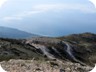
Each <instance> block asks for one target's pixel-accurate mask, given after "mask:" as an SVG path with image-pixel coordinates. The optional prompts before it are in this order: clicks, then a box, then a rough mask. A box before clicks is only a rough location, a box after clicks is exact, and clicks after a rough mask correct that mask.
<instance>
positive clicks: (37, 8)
mask: <svg viewBox="0 0 96 72" xmlns="http://www.w3.org/2000/svg"><path fill="white" fill-rule="evenodd" d="M68 9H69V10H80V11H82V12H85V13H93V12H96V10H94V9H93V8H91V7H90V6H88V5H85V4H39V5H34V6H32V9H31V10H30V11H24V12H21V13H19V14H15V15H13V16H7V17H4V18H3V20H4V21H12V20H22V19H23V18H25V17H28V16H32V15H34V14H38V13H44V12H48V11H61V10H68Z"/></svg>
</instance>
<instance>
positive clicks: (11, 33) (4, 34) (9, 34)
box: [0, 26, 37, 39]
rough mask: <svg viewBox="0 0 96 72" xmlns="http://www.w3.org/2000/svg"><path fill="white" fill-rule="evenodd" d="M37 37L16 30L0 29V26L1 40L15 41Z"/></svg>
mask: <svg viewBox="0 0 96 72" xmlns="http://www.w3.org/2000/svg"><path fill="white" fill-rule="evenodd" d="M35 36H37V35H35V34H31V33H27V32H24V31H21V30H18V29H13V28H8V27H1V26H0V37H1V38H16V39H19V38H20V39H23V38H31V37H35Z"/></svg>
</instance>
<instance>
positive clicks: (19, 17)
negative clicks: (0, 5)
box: [3, 11, 41, 22]
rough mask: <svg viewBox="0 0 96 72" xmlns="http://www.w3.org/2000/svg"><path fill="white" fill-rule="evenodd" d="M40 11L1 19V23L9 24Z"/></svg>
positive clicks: (25, 12)
mask: <svg viewBox="0 0 96 72" xmlns="http://www.w3.org/2000/svg"><path fill="white" fill-rule="evenodd" d="M40 12H41V11H24V12H22V13H20V14H16V15H14V16H6V17H4V18H3V21H6V22H9V21H13V20H22V19H23V18H24V17H27V16H30V15H32V14H37V13H40Z"/></svg>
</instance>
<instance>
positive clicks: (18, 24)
mask: <svg viewBox="0 0 96 72" xmlns="http://www.w3.org/2000/svg"><path fill="white" fill-rule="evenodd" d="M95 19H96V8H95V5H94V4H93V3H92V2H90V1H89V0H0V26H5V27H11V28H16V29H20V30H23V31H27V32H30V33H34V34H39V35H48V36H62V35H67V34H72V33H82V32H92V33H96V20H95Z"/></svg>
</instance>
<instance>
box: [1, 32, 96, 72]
mask: <svg viewBox="0 0 96 72" xmlns="http://www.w3.org/2000/svg"><path fill="white" fill-rule="evenodd" d="M95 47H96V34H92V33H83V34H73V35H69V36H64V37H58V38H51V37H33V38H29V39H20V40H19V39H18V40H17V39H6V38H0V61H5V62H4V65H5V67H6V69H7V70H9V68H11V69H12V67H14V66H12V64H13V63H14V64H16V65H15V66H17V68H16V69H17V71H18V63H19V64H20V65H19V67H21V68H22V69H24V68H23V66H27V67H28V66H29V67H30V69H28V70H30V71H31V72H34V71H33V70H34V69H36V70H44V71H45V72H47V70H46V68H50V69H54V71H50V72H56V71H57V72H60V70H63V71H65V72H88V71H89V70H90V69H92V67H94V63H96V48H95ZM10 59H14V60H10ZM6 60H7V62H6ZM26 60H28V61H26ZM22 62H23V66H22V65H21V64H22ZM1 63H2V62H1ZM6 64H7V66H6ZM9 64H11V67H10V65H9ZM25 64H27V65H25ZM43 65H44V66H43ZM29 67H28V68H29ZM33 67H34V68H33ZM38 67H39V69H38ZM44 67H46V68H44ZM67 68H69V69H67ZM13 69H14V68H13ZM13 69H12V70H13ZM56 69H57V70H56ZM19 70H20V69H19ZM9 72H10V71H9ZM25 72H26V71H25ZM35 72H36V71H35Z"/></svg>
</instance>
